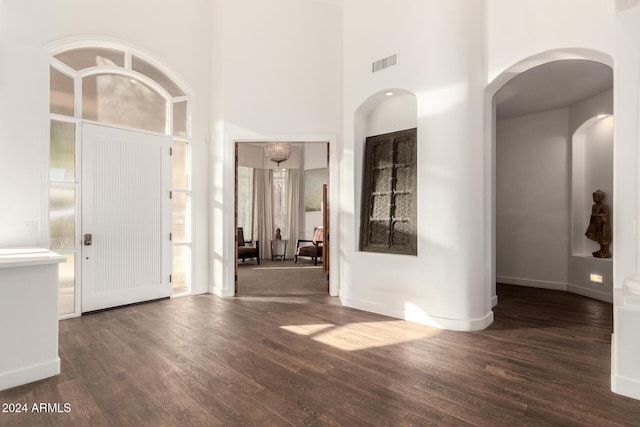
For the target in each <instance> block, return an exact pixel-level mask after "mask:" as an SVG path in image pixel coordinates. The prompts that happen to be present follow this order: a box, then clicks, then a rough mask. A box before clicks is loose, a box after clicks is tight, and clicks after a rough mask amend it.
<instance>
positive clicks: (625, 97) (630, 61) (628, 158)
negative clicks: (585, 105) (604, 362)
mask: <svg viewBox="0 0 640 427" xmlns="http://www.w3.org/2000/svg"><path fill="white" fill-rule="evenodd" d="M618 3H619V5H620V6H621V12H620V13H619V14H618V17H617V18H618V21H617V24H618V34H617V47H616V69H615V70H614V71H615V81H616V86H615V88H614V94H615V95H614V106H615V112H616V113H615V115H616V117H615V119H616V123H615V142H614V144H615V147H614V150H615V153H614V159H615V160H614V161H615V164H616V167H615V170H614V191H615V199H614V206H615V211H614V223H615V224H616V226H615V229H614V236H613V239H614V240H613V244H614V250H615V254H616V257H615V261H614V325H613V329H614V333H613V336H612V338H613V340H612V348H611V360H612V373H611V380H612V386H611V388H612V390H613V391H615V392H616V393H621V394H624V395H626V396H630V397H633V398H636V399H640V364H638V360H640V340H638V325H639V324H640V305H638V303H637V293H636V292H631V293H630V292H629V291H630V289H631V288H633V287H637V286H638V284H640V271H639V269H638V268H639V263H638V254H640V250H639V246H640V239H639V238H638V234H637V232H636V230H635V225H636V224H637V223H638V222H639V220H640V210H639V209H638V207H637V192H638V188H639V187H640V184H639V180H640V175H638V173H637V171H638V167H639V164H640V159H639V158H638V157H637V155H638V150H637V147H638V144H640V135H639V134H638V122H639V121H640V111H639V109H638V106H639V105H640V100H639V98H640V55H639V54H638V52H640V26H638V22H640V7H639V6H638V3H639V2H638V1H637V0H633V1H619V2H618ZM627 6H631V7H630V8H629V9H626V10H624V8H626V7H627ZM634 178H635V179H634ZM621 224H622V226H621ZM634 246H635V247H634ZM629 297H631V298H629Z"/></svg>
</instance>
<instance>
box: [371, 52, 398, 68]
mask: <svg viewBox="0 0 640 427" xmlns="http://www.w3.org/2000/svg"><path fill="white" fill-rule="evenodd" d="M397 63H398V54H394V55H391V56H387V57H386V58H383V59H381V60H379V61H376V62H374V63H373V64H372V65H373V67H372V71H371V72H372V73H375V72H377V71H380V70H384V69H385V68H389V67H393V66H394V65H396V64H397Z"/></svg>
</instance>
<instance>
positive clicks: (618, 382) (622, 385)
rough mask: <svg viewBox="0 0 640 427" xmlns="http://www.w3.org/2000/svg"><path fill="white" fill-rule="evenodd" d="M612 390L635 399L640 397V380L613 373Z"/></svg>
mask: <svg viewBox="0 0 640 427" xmlns="http://www.w3.org/2000/svg"><path fill="white" fill-rule="evenodd" d="M611 391H613V392H614V393H617V394H621V395H623V396H627V397H631V398H633V399H640V381H638V380H632V379H630V378H624V377H619V376H614V375H612V376H611Z"/></svg>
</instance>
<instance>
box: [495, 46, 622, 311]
mask: <svg viewBox="0 0 640 427" xmlns="http://www.w3.org/2000/svg"><path fill="white" fill-rule="evenodd" d="M542 56H544V55H542ZM562 56H563V55H561V54H559V53H557V52H555V54H554V55H551V58H552V59H549V60H548V61H544V60H542V59H541V58H538V57H536V58H531V59H530V60H529V61H524V62H529V63H530V64H531V66H530V67H526V66H525V65H523V64H517V65H516V66H514V67H513V69H518V70H519V72H518V73H517V75H516V76H515V77H513V73H512V74H510V73H509V72H510V70H507V71H505V73H503V75H501V76H499V77H498V78H497V79H496V81H495V82H494V84H493V85H492V86H490V88H489V89H488V92H489V95H490V96H491V99H490V102H491V104H490V105H491V106H492V107H493V108H494V110H493V111H494V114H493V118H492V121H493V122H492V123H490V124H489V125H488V126H487V128H488V129H489V131H488V135H489V137H488V139H489V138H490V139H491V140H492V143H491V148H490V152H491V154H490V155H488V156H487V159H489V161H490V162H491V168H490V170H491V171H492V172H491V173H492V174H493V176H492V177H491V182H493V185H492V189H491V193H492V195H491V196H490V197H488V200H492V199H493V200H494V204H493V206H492V212H491V215H490V216H488V218H491V221H492V227H491V228H492V229H493V236H492V237H491V239H488V241H490V242H491V244H492V254H493V268H494V270H493V274H492V275H493V280H492V282H493V283H492V288H493V295H492V297H493V303H494V305H495V304H496V303H497V295H496V291H495V289H496V288H495V283H496V282H498V283H505V284H512V285H519V286H529V287H538V288H546V289H555V290H562V291H570V292H574V293H578V294H581V295H585V296H589V297H591V298H596V299H601V300H604V301H608V300H609V299H610V300H612V293H611V289H612V274H611V273H608V274H606V275H604V276H606V277H607V278H608V279H607V280H608V283H601V284H597V285H595V284H594V283H592V282H591V281H590V275H589V274H588V272H589V271H590V270H593V269H594V268H595V266H593V265H592V264H594V263H602V262H601V261H597V260H596V261H594V260H593V257H585V256H582V254H580V256H578V258H580V259H577V258H576V251H575V250H574V249H575V242H574V240H576V238H575V236H573V235H572V227H574V223H575V222H576V218H578V217H580V216H581V215H582V216H586V217H588V216H589V212H588V211H587V212H574V210H573V209H572V197H573V198H574V199H575V198H576V192H578V191H580V189H579V188H578V187H579V186H577V185H576V182H577V181H576V179H575V176H572V169H573V168H575V162H574V163H573V164H572V158H574V157H575V156H577V155H578V154H577V153H575V152H573V150H574V147H573V144H572V138H571V135H573V133H574V132H575V131H576V130H577V129H578V128H579V127H580V126H581V125H582V124H583V123H584V122H586V121H588V120H592V119H594V118H595V117H596V116H601V115H603V114H611V113H612V111H613V72H612V68H611V66H610V65H609V64H608V63H607V62H606V61H604V60H598V58H599V55H597V54H594V55H593V58H594V59H593V60H592V59H588V58H585V57H584V55H581V56H580V57H576V56H572V55H571V53H565V54H564V56H565V58H564V59H560V60H559V59H558V58H560V57H562ZM600 59H601V58H600ZM522 70H525V71H522ZM491 93H493V94H491ZM494 95H495V96H494ZM489 108H491V107H489ZM611 140H612V136H611ZM592 157H593V159H595V157H594V156H592ZM608 158H609V160H611V158H612V156H610V157H608ZM593 159H592V160H593ZM574 160H575V159H574ZM601 166H602V165H601ZM591 167H592V168H593V165H591ZM602 168H603V169H608V170H610V171H611V170H612V165H611V164H609V165H606V167H602ZM592 172H593V171H592ZM594 175H596V174H594ZM597 175H598V176H603V175H602V174H597ZM592 181H593V180H590V182H591V183H592V184H593V185H597V186H603V187H605V188H609V187H611V185H609V184H608V180H605V181H607V182H601V183H594V182H592ZM583 190H584V191H588V192H589V194H590V193H591V192H593V191H594V190H595V188H594V189H583ZM583 197H584V196H583V195H582V194H580V195H579V198H583ZM579 237H580V238H584V239H586V237H584V230H583V231H582V233H580V236H579ZM606 262H608V263H609V264H611V260H609V261H605V263H606ZM583 264H584V265H583ZM586 265H588V266H586ZM597 267H598V268H597V269H596V270H598V269H599V267H601V266H597ZM596 270H593V271H596ZM609 271H610V269H609ZM607 294H608V295H609V296H607ZM609 297H610V298H609Z"/></svg>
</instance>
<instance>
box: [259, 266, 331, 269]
mask: <svg viewBox="0 0 640 427" xmlns="http://www.w3.org/2000/svg"><path fill="white" fill-rule="evenodd" d="M300 268H322V266H321V265H318V266H308V267H253V269H252V270H296V269H300Z"/></svg>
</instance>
